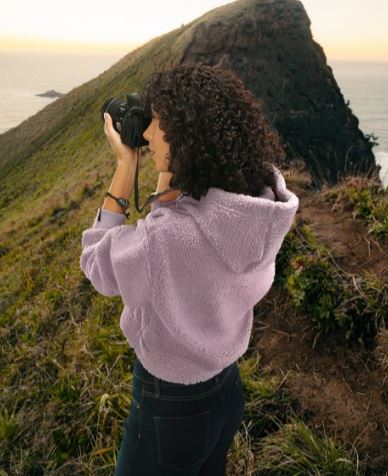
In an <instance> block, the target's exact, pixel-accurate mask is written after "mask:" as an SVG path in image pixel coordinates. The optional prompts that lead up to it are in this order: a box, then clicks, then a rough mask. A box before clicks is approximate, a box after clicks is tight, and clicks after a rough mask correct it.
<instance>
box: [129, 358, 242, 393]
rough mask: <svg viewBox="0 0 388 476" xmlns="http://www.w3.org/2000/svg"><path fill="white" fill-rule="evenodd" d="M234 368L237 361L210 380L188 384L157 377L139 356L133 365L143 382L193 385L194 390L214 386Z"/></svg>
mask: <svg viewBox="0 0 388 476" xmlns="http://www.w3.org/2000/svg"><path fill="white" fill-rule="evenodd" d="M234 368H237V364H236V362H233V363H232V364H230V365H229V366H228V367H225V368H224V369H222V370H221V372H219V373H218V374H217V375H214V377H212V378H210V379H208V380H205V381H202V382H198V383H195V384H192V385H186V384H184V383H173V382H167V381H166V380H162V379H160V378H158V377H155V376H154V375H152V374H151V373H150V372H148V370H147V369H146V368H144V366H143V364H142V363H141V362H140V360H139V359H138V358H137V359H136V361H135V363H134V366H133V375H134V376H135V377H136V378H137V379H139V380H141V381H142V382H143V383H146V384H149V385H154V386H156V387H164V388H187V387H191V389H193V390H198V391H201V392H202V391H206V390H208V389H210V388H212V387H214V385H217V384H218V383H219V382H222V381H223V380H224V379H225V378H226V377H227V376H228V375H229V374H230V373H231V372H232V370H233V369H234Z"/></svg>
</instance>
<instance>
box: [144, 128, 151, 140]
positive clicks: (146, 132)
mask: <svg viewBox="0 0 388 476" xmlns="http://www.w3.org/2000/svg"><path fill="white" fill-rule="evenodd" d="M149 128H150V126H148V127H147V129H146V130H145V131H144V132H143V137H144V139H145V140H147V141H148V142H149V140H150V139H149V135H148V131H149Z"/></svg>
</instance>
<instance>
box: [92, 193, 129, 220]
mask: <svg viewBox="0 0 388 476" xmlns="http://www.w3.org/2000/svg"><path fill="white" fill-rule="evenodd" d="M107 195H109V197H112V198H114V199H115V200H116V202H117V203H118V204H119V205H120V207H121V208H122V209H123V213H124V215H125V216H126V217H127V218H128V217H129V213H127V212H126V210H127V209H128V207H129V201H128V200H127V199H126V198H121V197H120V198H118V197H115V196H114V195H112V194H111V193H110V192H105V193H104V196H103V197H102V201H101V205H100V207H99V208H100V212H99V214H98V218H97V220H98V221H101V206H102V203H103V201H104V199H105V197H106V196H107Z"/></svg>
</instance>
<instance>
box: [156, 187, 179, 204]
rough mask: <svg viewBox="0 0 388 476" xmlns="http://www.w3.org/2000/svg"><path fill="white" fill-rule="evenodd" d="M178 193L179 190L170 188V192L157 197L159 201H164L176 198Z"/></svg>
mask: <svg viewBox="0 0 388 476" xmlns="http://www.w3.org/2000/svg"><path fill="white" fill-rule="evenodd" d="M180 194H181V191H180V190H172V191H171V192H168V193H166V194H164V195H162V196H161V197H159V198H158V200H160V201H161V202H165V201H167V200H175V199H176V198H178V197H179V195H180Z"/></svg>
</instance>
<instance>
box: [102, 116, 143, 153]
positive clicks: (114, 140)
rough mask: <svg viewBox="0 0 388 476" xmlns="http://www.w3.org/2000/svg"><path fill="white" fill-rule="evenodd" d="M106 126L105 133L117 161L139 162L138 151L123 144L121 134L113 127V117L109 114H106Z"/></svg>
mask: <svg viewBox="0 0 388 476" xmlns="http://www.w3.org/2000/svg"><path fill="white" fill-rule="evenodd" d="M104 118H105V124H104V132H105V134H106V135H107V137H108V141H109V144H110V146H111V148H112V150H113V152H114V153H115V154H116V156H117V160H118V161H119V162H123V161H136V160H137V152H136V149H133V148H132V147H129V146H127V145H126V144H123V143H122V142H121V137H120V134H119V133H118V132H117V131H116V129H115V128H114V127H113V123H112V117H111V116H110V114H109V113H108V112H105V113H104Z"/></svg>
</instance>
